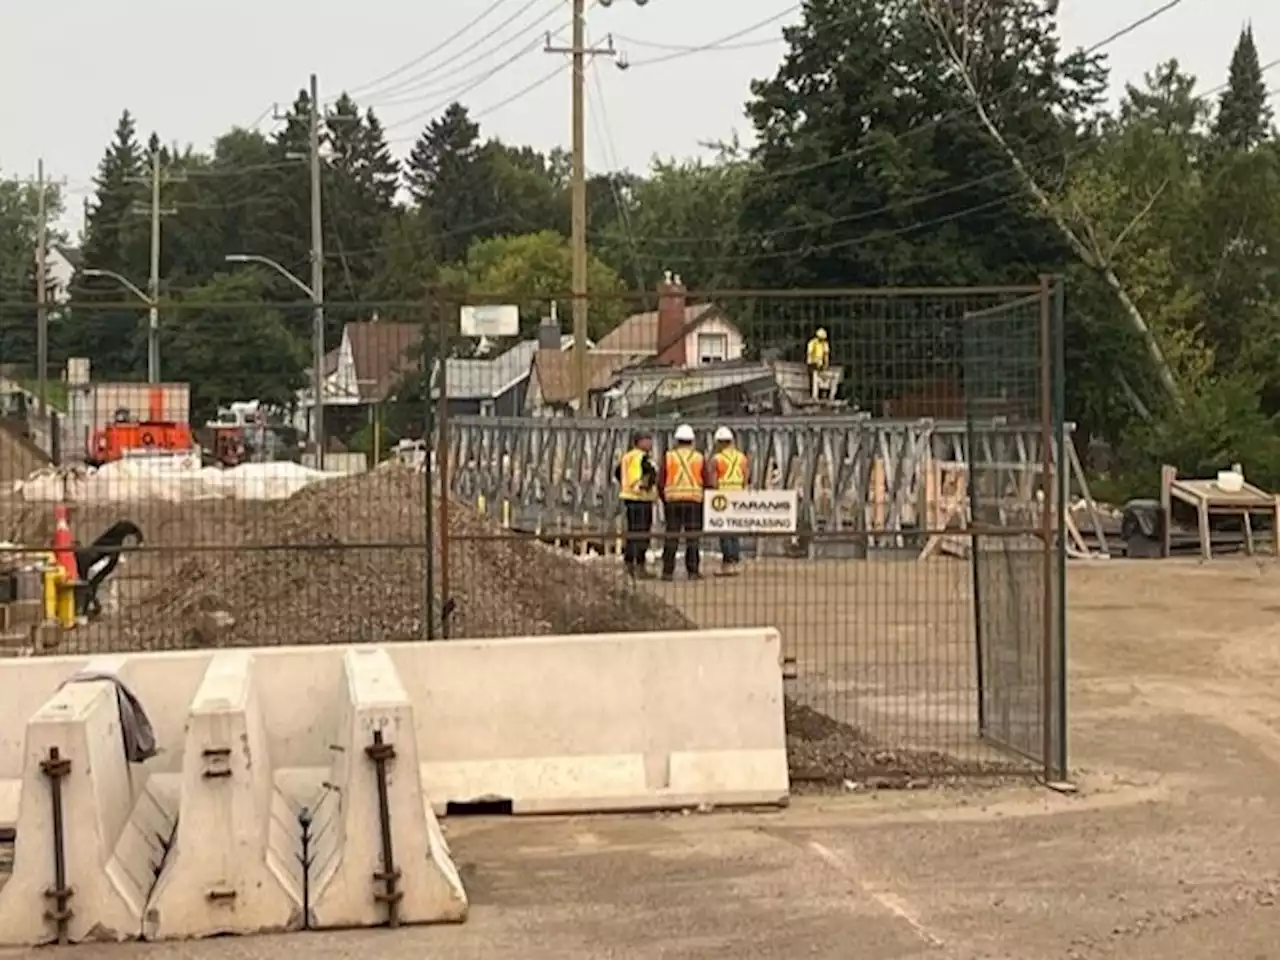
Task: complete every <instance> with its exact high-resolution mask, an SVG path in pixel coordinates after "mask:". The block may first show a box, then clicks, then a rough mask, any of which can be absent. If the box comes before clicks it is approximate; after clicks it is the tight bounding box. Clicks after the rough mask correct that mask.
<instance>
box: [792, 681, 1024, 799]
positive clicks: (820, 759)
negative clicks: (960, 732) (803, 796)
mask: <svg viewBox="0 0 1280 960" xmlns="http://www.w3.org/2000/svg"><path fill="white" fill-rule="evenodd" d="M786 725H787V761H788V766H789V767H790V769H791V779H792V784H793V786H794V787H795V788H796V789H797V790H798V791H800V792H803V791H804V790H806V789H810V790H817V791H824V790H828V789H830V788H832V787H836V788H839V789H841V790H849V789H856V788H859V787H861V788H866V789H917V788H924V787H932V786H941V785H950V784H958V783H965V782H969V783H971V782H973V780H974V775H975V772H976V773H978V774H981V775H983V776H984V777H991V778H994V777H999V776H1001V775H1012V774H1015V773H1016V768H1015V767H1014V766H1013V765H1012V764H1006V763H999V762H992V763H988V764H985V765H979V764H975V763H973V762H971V761H967V762H965V763H964V764H963V766H962V765H961V764H960V763H958V762H957V760H956V759H955V758H954V757H952V756H950V755H948V754H945V753H942V752H940V751H936V750H913V749H895V748H890V747H888V746H886V745H885V744H883V743H881V742H879V741H877V740H875V739H873V738H872V737H870V736H868V735H867V734H866V733H865V732H864V731H862V730H859V729H858V728H857V727H854V726H851V725H849V724H846V723H841V722H840V721H838V720H835V719H833V718H832V717H830V716H828V715H826V714H825V713H819V712H818V711H817V710H814V709H813V708H811V707H807V706H805V705H804V704H802V703H798V702H796V701H795V700H792V699H791V698H789V697H788V698H787V701H786Z"/></svg>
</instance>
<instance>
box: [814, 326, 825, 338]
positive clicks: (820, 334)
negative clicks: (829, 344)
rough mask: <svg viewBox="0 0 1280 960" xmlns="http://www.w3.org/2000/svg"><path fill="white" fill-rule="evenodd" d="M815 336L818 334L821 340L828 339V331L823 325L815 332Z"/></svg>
mask: <svg viewBox="0 0 1280 960" xmlns="http://www.w3.org/2000/svg"><path fill="white" fill-rule="evenodd" d="M815 336H816V337H817V338H818V339H819V340H825V339H827V331H826V330H824V329H823V328H822V327H819V328H818V332H817V333H816V334H815Z"/></svg>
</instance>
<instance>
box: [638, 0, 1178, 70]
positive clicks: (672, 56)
mask: <svg viewBox="0 0 1280 960" xmlns="http://www.w3.org/2000/svg"><path fill="white" fill-rule="evenodd" d="M1179 2H1180V0H1179ZM802 6H804V4H802V3H793V4H792V5H791V6H789V7H787V8H786V9H785V10H782V11H780V12H778V13H775V14H773V15H771V16H768V17H765V18H764V19H763V20H758V21H756V22H755V23H753V24H751V26H749V27H743V28H742V29H741V30H735V31H734V32H733V33H729V34H726V35H725V36H723V37H720V38H719V39H717V40H710V41H708V42H707V43H702V44H696V45H694V46H691V47H686V48H682V49H680V50H676V51H673V52H671V53H667V54H664V55H662V56H658V57H650V58H649V59H647V60H632V61H631V62H630V64H629V68H630V69H632V70H634V69H636V68H638V67H652V66H656V65H657V64H659V63H667V62H669V61H671V60H679V59H680V58H682V57H691V56H693V55H694V54H697V53H707V52H708V51H711V50H717V49H721V48H723V47H724V45H725V44H728V43H732V42H733V41H734V40H737V39H738V38H739V37H745V36H746V35H747V34H748V33H754V32H755V31H757V30H759V29H760V28H761V27H767V26H769V25H770V24H774V23H777V22H778V21H779V20H782V19H783V18H785V17H789V16H791V14H793V13H795V12H796V11H797V10H799V9H800V8H801V7H802ZM771 42H772V41H771Z"/></svg>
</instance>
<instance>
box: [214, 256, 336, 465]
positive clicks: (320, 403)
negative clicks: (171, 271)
mask: <svg viewBox="0 0 1280 960" xmlns="http://www.w3.org/2000/svg"><path fill="white" fill-rule="evenodd" d="M225 259H226V261H227V263H256V264H259V265H261V266H264V267H269V268H270V269H272V270H274V271H275V272H276V273H278V274H280V276H282V277H284V278H285V279H286V280H288V281H289V282H290V283H292V284H293V285H294V286H295V287H297V288H298V289H299V290H301V291H302V292H303V293H305V294H306V295H307V299H308V300H310V301H311V303H312V319H313V322H312V329H311V364H312V373H311V390H312V393H313V400H312V405H311V409H312V417H313V418H314V419H313V420H312V426H313V428H314V430H315V438H316V469H318V470H323V469H324V303H323V302H322V301H321V298H320V295H319V293H318V291H317V290H315V288H313V287H311V286H309V285H308V284H305V283H303V282H302V281H301V280H299V279H298V278H297V277H296V276H294V275H293V273H291V272H290V271H289V270H288V269H286V268H285V267H284V266H282V265H281V264H279V263H277V262H276V261H275V260H272V259H271V258H270V257H264V256H261V255H259V254H256V253H229V254H227V256H226V258H225Z"/></svg>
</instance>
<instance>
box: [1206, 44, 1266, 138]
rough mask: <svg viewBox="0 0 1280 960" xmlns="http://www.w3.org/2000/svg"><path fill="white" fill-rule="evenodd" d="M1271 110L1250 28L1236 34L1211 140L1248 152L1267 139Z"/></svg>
mask: <svg viewBox="0 0 1280 960" xmlns="http://www.w3.org/2000/svg"><path fill="white" fill-rule="evenodd" d="M1271 120H1272V112H1271V107H1270V105H1269V104H1268V103H1267V86H1266V83H1265V82H1264V81H1263V79H1262V64H1261V63H1260V62H1259V60H1258V48H1257V46H1256V45H1255V44H1254V42H1253V27H1252V26H1246V27H1245V28H1244V29H1243V30H1241V31H1240V39H1239V41H1238V42H1237V43H1236V49H1235V52H1234V53H1232V54H1231V69H1230V72H1229V75H1228V80H1227V89H1226V90H1224V91H1223V92H1222V98H1221V100H1219V102H1218V119H1217V122H1216V123H1215V124H1214V137H1215V139H1216V140H1217V141H1218V142H1219V143H1220V144H1221V145H1223V146H1225V147H1228V148H1230V149H1234V150H1251V149H1253V148H1254V147H1256V146H1258V144H1260V143H1262V142H1263V141H1264V140H1266V139H1267V138H1268V137H1270V135H1271Z"/></svg>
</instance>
